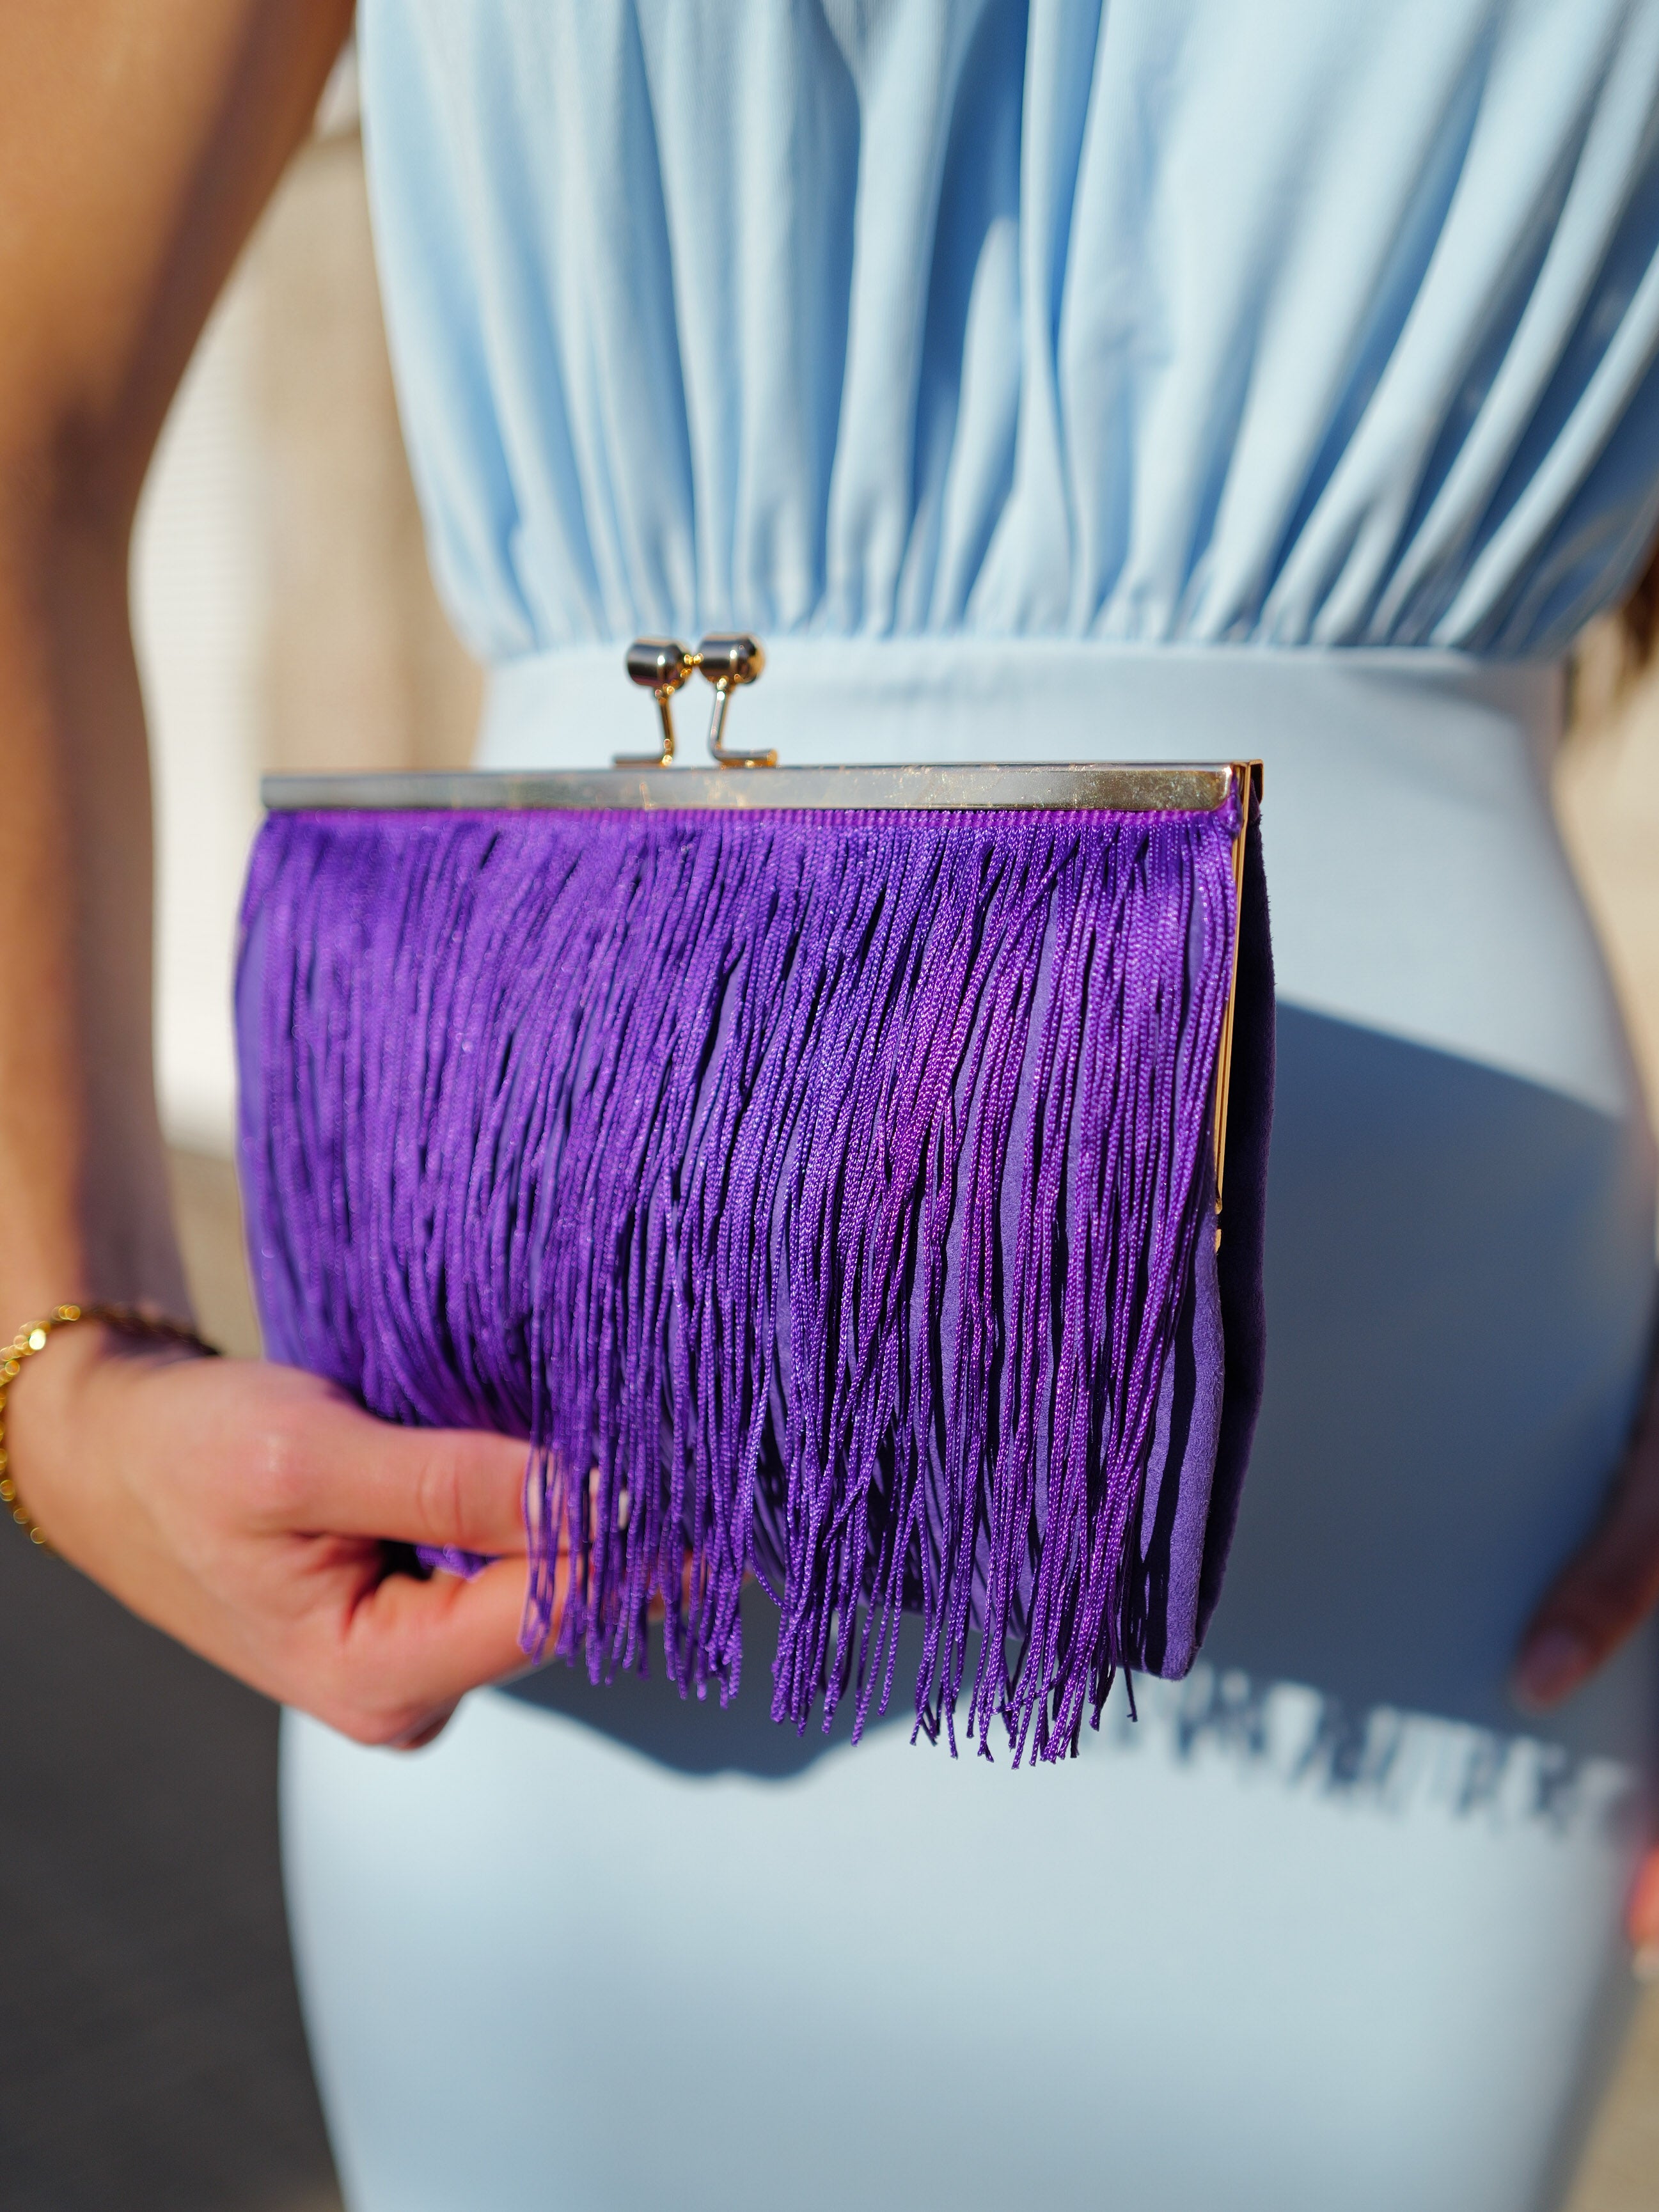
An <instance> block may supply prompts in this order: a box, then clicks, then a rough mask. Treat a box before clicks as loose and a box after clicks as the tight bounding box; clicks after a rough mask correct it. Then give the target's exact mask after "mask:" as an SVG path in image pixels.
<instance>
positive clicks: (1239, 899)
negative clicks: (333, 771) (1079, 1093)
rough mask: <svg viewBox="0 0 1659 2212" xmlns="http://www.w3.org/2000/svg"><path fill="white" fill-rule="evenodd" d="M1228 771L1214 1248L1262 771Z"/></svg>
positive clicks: (1253, 766) (1246, 766)
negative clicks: (1227, 954) (1226, 943)
mask: <svg viewBox="0 0 1659 2212" xmlns="http://www.w3.org/2000/svg"><path fill="white" fill-rule="evenodd" d="M1229 774H1230V775H1231V776H1232V778H1233V780H1234V781H1233V788H1234V789H1235V790H1237V793H1238V794H1239V799H1240V802H1241V803H1240V805H1239V810H1238V828H1237V831H1236V832H1235V833H1234V836H1233V853H1232V860H1233V964H1232V973H1231V975H1230V976H1229V977H1228V979H1227V1003H1226V1005H1225V1007H1224V1008H1223V1010H1222V1015H1221V1042H1220V1045H1219V1047H1218V1049H1217V1052H1216V1060H1215V1116H1214V1120H1215V1210H1216V1231H1215V1241H1216V1245H1217V1248H1218V1249H1219V1247H1220V1243H1221V1219H1220V1217H1221V1184H1222V1178H1223V1176H1224V1174H1225V1170H1226V1165H1227V1108H1228V1105H1229V1103H1231V1096H1232V1081H1233V1016H1234V1013H1235V1012H1236V1011H1237V1005H1238V946H1239V939H1241V938H1242V937H1243V933H1244V847H1245V842H1246V840H1247V839H1248V838H1249V834H1250V803H1251V800H1252V799H1254V800H1255V804H1256V805H1258V806H1259V805H1261V793H1262V790H1263V787H1264V785H1265V783H1266V781H1267V779H1266V774H1265V771H1264V769H1263V768H1262V765H1261V762H1260V761H1259V760H1255V761H1235V762H1234V763H1232V766H1231V769H1230V770H1229Z"/></svg>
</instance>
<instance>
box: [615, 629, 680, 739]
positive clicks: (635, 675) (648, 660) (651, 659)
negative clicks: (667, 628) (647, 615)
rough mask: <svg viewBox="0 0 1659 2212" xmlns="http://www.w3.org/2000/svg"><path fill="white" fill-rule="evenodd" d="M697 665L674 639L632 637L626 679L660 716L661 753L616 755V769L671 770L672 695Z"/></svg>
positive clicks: (672, 734) (672, 736)
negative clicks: (647, 696) (653, 703)
mask: <svg viewBox="0 0 1659 2212" xmlns="http://www.w3.org/2000/svg"><path fill="white" fill-rule="evenodd" d="M696 665H697V656H696V653H688V652H687V651H686V649H685V647H684V646H683V645H681V644H680V643H679V641H678V639H675V638H671V637H636V638H635V641H634V642H633V644H632V645H630V646H629V648H628V677H629V682H630V683H632V684H639V685H640V686H641V689H642V690H647V691H648V692H649V693H650V694H651V696H652V697H653V699H654V700H655V701H656V702H657V712H658V713H659V714H660V715H661V716H662V750H661V751H660V752H657V753H618V754H617V756H616V766H617V767H618V768H671V767H672V766H673V764H674V709H673V707H672V705H671V701H672V699H673V696H674V694H675V693H676V692H677V691H678V690H679V688H680V686H681V684H684V683H685V682H686V681H687V680H688V678H690V674H691V671H692V670H693V669H694V668H695V667H696Z"/></svg>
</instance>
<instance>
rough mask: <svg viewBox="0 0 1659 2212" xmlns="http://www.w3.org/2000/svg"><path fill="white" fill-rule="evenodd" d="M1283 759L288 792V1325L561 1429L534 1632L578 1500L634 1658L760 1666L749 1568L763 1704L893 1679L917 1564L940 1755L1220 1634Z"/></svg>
mask: <svg viewBox="0 0 1659 2212" xmlns="http://www.w3.org/2000/svg"><path fill="white" fill-rule="evenodd" d="M953 779H954V781H953ZM1137 779H1138V780H1137ZM1254 792H1255V785H1254V781H1253V779H1252V777H1251V776H1250V775H1249V773H1248V772H1246V771H1241V770H1229V769H1193V770H1172V769H1156V770H1151V769H1148V770H1130V769H1121V768H1104V767H1103V768H1100V769H1056V770H945V769H939V770H908V771H880V770H871V771H863V770H841V771H809V770H776V771H769V772H768V773H767V775H766V777H765V781H764V783H761V782H759V781H757V780H756V779H755V778H752V777H744V776H741V775H731V774H727V775H724V776H722V775H720V774H719V773H718V772H715V773H709V774H701V775H700V774H694V773H688V772H685V771H680V770H676V771H672V772H671V773H670V774H667V775H645V776H639V775H635V776H629V775H619V774H617V775H592V776H574V775H573V776H556V775H551V776H546V777H541V778H524V777H513V778H509V777H488V776H475V777H464V778H426V779H385V780H380V781H379V782H378V783H377V782H374V781H371V780H363V779H360V780H357V781H355V782H353V781H348V780H340V781H338V782H337V783H336V782H323V781H315V780H313V781H310V782H305V783H301V782H298V781H295V782H293V783H290V784H289V785H288V786H287V787H273V788H272V789H271V790H270V792H268V797H269V798H270V799H271V800H272V803H273V805H274V807H275V810H276V811H272V812H271V814H270V817H269V818H268V820H267V822H266V824H265V826H264V830H263V832H262V834H261V836H260V838H259V842H258V847H257V848H256V851H255V854H254V858H253V863H252V873H251V876H250V878H249V883H248V887H247V893H246V903H245V908H244V914H243V934H242V943H241V949H240V966H239V974H238V981H237V1013H238V1024H239V1032H240V1054H241V1066H242V1101H241V1130H240V1143H241V1164H242V1176H243V1188H244V1191H245V1194H246V1203H247V1208H248V1218H249V1235H250V1243H251V1249H252V1263H253V1273H254V1279H255V1283H256V1286H257V1291H258V1300H259V1304H260V1309H261V1312H262V1315H263V1317H264V1329H265V1341H266V1345H267V1348H268V1350H269V1352H270V1356H271V1357H272V1358H276V1359H281V1360H285V1361H289V1362H291V1363H293V1364H296V1365H298V1366H301V1367H306V1368H309V1369H311V1370H313V1371H314V1372H316V1373H319V1374H321V1375H325V1376H331V1378H333V1379H334V1380H335V1381H337V1382H338V1383H341V1384H343V1386H344V1387H345V1388H346V1389H349V1390H350V1391H352V1392H353V1393H354V1394H355V1395H356V1396H357V1397H358V1398H359V1399H361V1401H362V1403H363V1404H364V1405H366V1406H367V1407H369V1408H370V1409H371V1410H372V1411H373V1412H374V1413H378V1414H380V1415H382V1416H384V1417H385V1418H386V1419H391V1420H396V1421H404V1422H416V1423H428V1424H438V1425H455V1426H468V1427H479V1428H489V1429H494V1430H499V1431H503V1432H505V1433H507V1434H508V1435H512V1436H517V1437H524V1438H525V1439H526V1441H527V1443H528V1445H529V1448H530V1457H529V1471H528V1474H527V1478H526V1523H527V1526H528V1529H529V1532H530V1547H531V1560H532V1571H531V1580H530V1589H529V1596H528V1601H527V1607H526V1621H525V1632H524V1643H525V1648H526V1651H527V1652H529V1653H531V1654H532V1656H539V1655H540V1654H541V1653H542V1651H543V1650H544V1645H545V1644H547V1642H548V1639H549V1635H550V1627H551V1624H552V1618H553V1593H554V1570H555V1564H556V1558H557V1555H558V1552H559V1549H560V1547H561V1545H562V1544H563V1545H564V1546H566V1547H568V1552H569V1555H570V1559H571V1562H572V1573H571V1586H570V1595H569V1597H568V1602H567V1604H566V1606H565V1609H564V1612H563V1615H562V1621H561V1623H560V1626H559V1631H558V1635H557V1638H556V1643H555V1644H554V1650H556V1652H557V1653H558V1654H559V1655H561V1656H564V1657H566V1658H568V1659H574V1658H575V1657H576V1656H577V1655H578V1654H580V1655H581V1656H583V1657H584V1658H585V1660H586V1664H587V1666H588V1668H589V1669H590V1670H591V1672H592V1676H593V1679H594V1680H596V1681H597V1680H602V1679H604V1678H605V1676H607V1675H608V1674H610V1673H611V1672H612V1671H614V1670H615V1669H617V1668H629V1667H641V1668H642V1667H643V1666H644V1664H645V1655H646V1648H647V1618H648V1613H649V1611H650V1609H651V1608H652V1607H653V1604H654V1605H659V1606H660V1607H661V1609H662V1612H663V1615H664V1624H663V1649H664V1658H665V1666H666V1668H667V1671H668V1673H669V1674H670V1675H671V1678H672V1679H673V1680H674V1681H675V1682H676V1683H677V1684H678V1686H679V1687H680V1689H681V1691H682V1692H685V1691H688V1690H690V1689H692V1688H695V1689H696V1692H697V1693H698V1694H699V1695H700V1696H701V1695H702V1694H704V1693H705V1692H706V1689H707V1686H708V1684H709V1683H710V1682H711V1681H713V1682H714V1683H715V1684H717V1685H718V1686H719V1690H720V1695H721V1697H722V1699H725V1698H726V1697H727V1696H729V1695H730V1694H731V1692H732V1691H733V1690H734V1689H735V1687H736V1686H737V1682H738V1671H739V1667H740V1663H741V1657H742V1654H741V1644H740V1637H741V1631H740V1626H739V1620H738V1594H739V1590H740V1589H741V1586H742V1583H743V1581H744V1577H745V1575H746V1574H748V1573H750V1572H752V1573H754V1574H755V1575H757V1577H759V1578H760V1580H761V1581H762V1582H763V1584H764V1585H765V1587H766V1589H768V1590H769V1593H770V1594H771V1595H772V1596H773V1597H774V1599H775V1601H776V1602H777V1604H778V1607H779V1613H780V1618H779V1629H778V1644H777V1651H776V1655H775V1659H774V1661H773V1683H774V1690H773V1699H772V1709H773V1715H774V1717H775V1719H777V1720H780V1721H784V1720H787V1721H791V1722H793V1723H794V1724H795V1725H796V1726H797V1727H798V1728H802V1729H804V1728H805V1725H806V1723H807V1720H808V1717H809V1715H810V1714H811V1711H812V1709H813V1708H814V1706H815V1705H816V1704H817V1702H818V1701H819V1699H822V1703H823V1711H824V1716H825V1720H826V1724H827V1721H828V1718H829V1715H830V1714H832V1713H833V1711H834V1710H835V1707H836V1703H837V1701H838V1700H839V1699H841V1698H842V1696H843V1695H844V1694H848V1695H851V1696H852V1697H854V1699H855V1700H856V1717H857V1719H858V1721H859V1723H862V1722H863V1720H864V1717H865V1716H866V1712H867V1711H868V1710H869V1707H870V1705H871V1703H872V1699H873V1700H875V1701H876V1702H877V1703H878V1705H879V1706H882V1707H884V1706H885V1704H886V1701H887V1699H888V1696H889V1693H890V1689H891V1687H892V1675H893V1666H894V1659H895V1656H896V1646H897V1629H898V1615H899V1613H900V1612H901V1611H902V1610H911V1611H915V1612H918V1613H921V1616H922V1618H923V1622H924V1628H925V1645H924V1658H923V1662H922V1668H921V1677H920V1679H919V1680H917V1682H916V1683H915V1711H916V1716H917V1723H918V1726H919V1727H920V1728H921V1729H924V1730H925V1731H926V1732H927V1734H929V1735H933V1734H935V1733H936V1732H937V1730H938V1729H939V1726H940V1725H941V1724H942V1725H943V1726H944V1727H945V1729H946V1730H947V1731H948V1732H949V1734H950V1738H951V1745H952V1747H953V1748H954V1747H955V1742H956V1715H957V1706H958V1704H959V1701H960V1699H961V1697H962V1695H963V1692H964V1690H965V1692H966V1696H967V1711H966V1728H967V1731H968V1733H969V1735H977V1736H978V1737H979V1739H980V1741H981V1747H983V1746H984V1744H985V1741H986V1739H987V1735H989V1733H990V1730H991V1726H992V1723H993V1722H994V1721H1000V1722H1001V1723H1003V1724H1004V1726H1005V1727H1006V1731H1007V1735H1008V1740H1009V1741H1010V1743H1011V1744H1012V1746H1013V1747H1014V1750H1015V1754H1016V1757H1017V1758H1018V1757H1019V1756H1022V1755H1027V1756H1030V1755H1035V1756H1038V1757H1049V1758H1052V1757H1055V1756H1058V1755H1060V1754H1061V1753H1064V1752H1065V1751H1066V1750H1067V1749H1068V1748H1070V1747H1072V1746H1073V1744H1074V1743H1075V1741H1076V1736H1077V1732H1078V1729H1079V1726H1080V1724H1081V1723H1082V1721H1083V1719H1084V1717H1085V1715H1088V1716H1089V1717H1093V1718H1097V1717H1098V1714H1099V1711H1100V1707H1101V1704H1102V1701H1103V1699H1104V1697H1105V1695H1106V1692H1107V1691H1108V1689H1109V1686H1110V1683H1111V1681H1112V1679H1113V1675H1114V1673H1115V1669H1117V1668H1120V1667H1127V1668H1135V1667H1139V1668H1148V1669H1151V1670H1152V1671H1153V1672H1155V1673H1158V1674H1182V1673H1184V1672H1185V1671H1186V1669H1187V1668H1188V1667H1189V1666H1190V1664H1191V1663H1192V1660H1193V1656H1194V1652H1195V1650H1196V1649H1197V1646H1198V1643H1199V1640H1200V1637H1201V1635H1202V1633H1203V1629H1204V1626H1205V1624H1206V1620H1207V1617H1208V1613H1209V1610H1210V1608H1211V1607H1212V1606H1213V1603H1214V1601H1215V1596H1216V1594H1217V1591H1218V1588H1219V1580H1220V1573H1221V1568H1222V1565H1223V1563H1224V1561H1225V1553H1226V1546H1227V1541H1228V1538H1229V1536H1230V1534H1231V1525H1232V1519H1233V1514H1234V1511H1235V1509H1236V1506H1237V1491H1238V1485H1239V1481H1240V1480H1241V1478H1242V1474H1243V1464H1244V1460H1245V1457H1246V1455H1247V1454H1248V1449H1249V1433H1250V1430H1251V1428H1252V1426H1253V1424H1254V1420H1255V1407H1256V1401H1257V1398H1258V1396H1259V1392H1260V1383H1261V1186H1262V1182H1263V1176H1264V1172H1265V1164H1266V1142H1267V1116H1268V1111H1269V1102H1270V1097H1271V1087H1272V1047H1271V988H1272V987H1271V973H1270V968H1269V964H1268V953H1267V914H1266V904H1265V894H1264V893H1263V890H1262V888H1261V869H1260V857H1259V850H1258V842H1257V836H1256V831H1255V803H1254ZM1033 794H1035V796H1033ZM1103 801H1113V802H1115V803H1103ZM1247 817H1248V819H1247ZM1241 892H1242V896H1241ZM1241 917H1242V927H1241ZM1236 963H1237V994H1236V1000H1237V1006H1236V1009H1235V1006H1234V998H1235V993H1234V975H1235V966H1236ZM1230 1050H1231V1105H1230V1106H1229V1105H1228V1103H1227V1101H1228V1095H1229V1073H1228V1071H1229V1065H1230V1062H1229V1052H1230ZM1218 1099H1219V1101H1220V1103H1221V1109H1222V1111H1223V1113H1224V1114H1225V1115H1226V1117H1227V1121H1228V1124H1229V1126H1230V1127H1231V1139H1230V1141H1229V1144H1228V1149H1227V1155H1226V1157H1227V1162H1228V1172H1227V1176H1226V1182H1225V1188H1226V1200H1227V1206H1226V1213H1225V1228H1226V1234H1225V1237H1221V1238H1220V1239H1219V1240H1218V1236H1217V1231H1216V1220H1217V1192H1218V1156H1219V1152H1220V1146H1219V1145H1218V1140H1217V1116H1218ZM443 1563H444V1564H447V1565H452V1566H454V1567H456V1568H459V1569H464V1568H465V1566H466V1565H467V1564H468V1562H467V1561H466V1560H465V1559H462V1558H456V1559H449V1560H446V1561H445V1562H443ZM975 1630H978V1631H981V1634H980V1635H979V1636H978V1637H977V1638H975V1636H974V1635H973V1633H972V1632H974V1631H975Z"/></svg>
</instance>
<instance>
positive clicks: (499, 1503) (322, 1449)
mask: <svg viewBox="0 0 1659 2212" xmlns="http://www.w3.org/2000/svg"><path fill="white" fill-rule="evenodd" d="M529 1456H530V1448H529V1446H528V1445H527V1444H526V1443H523V1442H521V1441H520V1440H518V1439H516V1438H514V1437H499V1436H492V1435H489V1434H487V1433H485V1432H484V1431H480V1430H471V1429H405V1428H399V1427H398V1426H396V1425H394V1424H393V1423H392V1422H390V1421H381V1420H377V1419H375V1418H374V1415H373V1414H371V1413H364V1412H363V1411H362V1408H361V1407H357V1406H354V1405H353V1404H351V1402H350V1401H349V1400H345V1399H332V1400H331V1401H329V1402H328V1403H327V1404H326V1405H325V1406H323V1407H319V1409H318V1413H317V1416H316V1419H315V1420H314V1422H313V1423H311V1424H309V1425H307V1436H306V1439H305V1449H303V1451H302V1452H301V1453H297V1454H295V1458H294V1462H293V1463H292V1465H291V1466H290V1468H289V1470H288V1480H284V1481H283V1482H282V1483H281V1484H279V1485H278V1486H276V1498H275V1507H276V1510H275V1513H274V1515H273V1516H272V1517H273V1518H274V1519H275V1520H276V1522H277V1523H278V1525H280V1526H282V1527H284V1528H289V1529H294V1530H301V1531H304V1532H305V1533H307V1534H331V1535H340V1536H366V1537H380V1538H382V1539H385V1540H386V1541H391V1542H396V1543H404V1544H418V1545H423V1546H426V1547H430V1548H431V1549H433V1550H435V1551H441V1550H445V1549H453V1550H456V1551H463V1552H482V1553H492V1554H495V1555H500V1554H501V1553H523V1551H524V1549H525V1525H524V1489H525V1477H526V1470H527V1468H528V1465H529Z"/></svg>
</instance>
